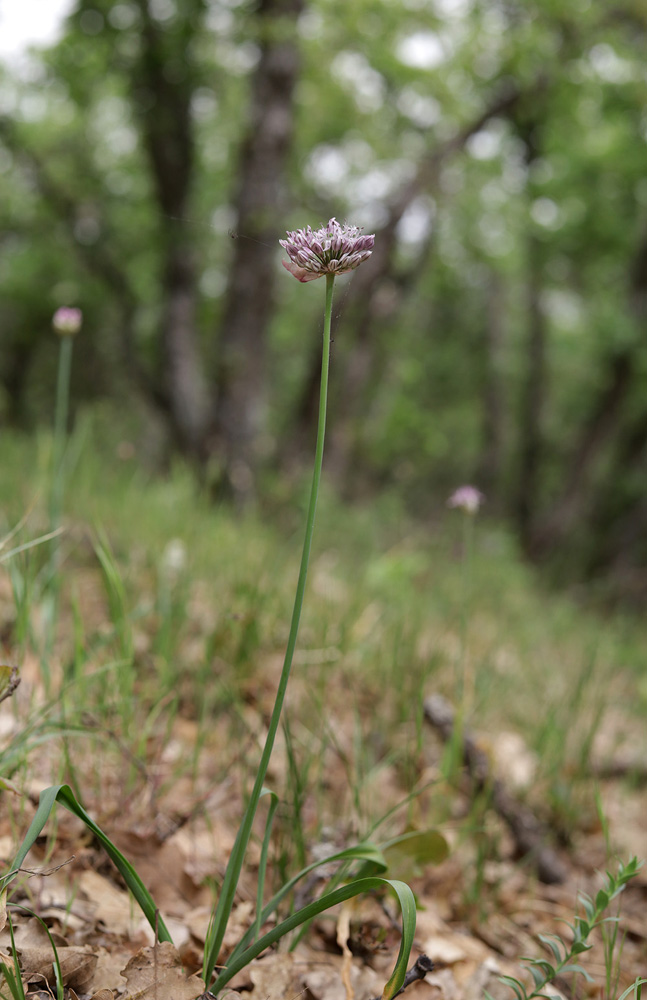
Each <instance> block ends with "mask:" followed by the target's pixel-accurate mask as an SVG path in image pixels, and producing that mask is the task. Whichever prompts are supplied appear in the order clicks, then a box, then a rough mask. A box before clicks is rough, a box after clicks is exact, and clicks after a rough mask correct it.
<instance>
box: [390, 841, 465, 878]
mask: <svg viewBox="0 0 647 1000" xmlns="http://www.w3.org/2000/svg"><path fill="white" fill-rule="evenodd" d="M381 847H382V853H383V854H384V858H385V860H386V863H387V865H388V870H389V873H391V874H393V875H395V876H397V877H398V878H409V877H411V876H412V875H413V874H414V872H415V869H416V868H417V867H418V866H419V865H428V864H434V865H437V864H440V863H441V862H442V861H444V860H445V859H446V858H447V856H448V855H449V844H448V843H447V841H446V840H445V838H444V837H443V835H442V833H440V832H439V831H438V830H412V831H410V832H408V833H403V834H402V835H401V836H399V837H395V838H394V839H393V840H389V841H388V842H387V843H386V844H382V845H381Z"/></svg>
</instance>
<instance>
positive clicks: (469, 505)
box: [447, 486, 485, 514]
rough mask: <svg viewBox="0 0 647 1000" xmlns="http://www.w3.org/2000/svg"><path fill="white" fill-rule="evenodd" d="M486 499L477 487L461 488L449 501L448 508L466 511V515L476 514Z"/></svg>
mask: <svg viewBox="0 0 647 1000" xmlns="http://www.w3.org/2000/svg"><path fill="white" fill-rule="evenodd" d="M484 500H485V497H484V496H483V494H482V493H481V491H480V490H477V488H476V486H460V487H459V488H458V489H457V490H456V491H455V492H454V493H452V495H451V496H450V498H449V500H448V501H447V506H448V507H456V508H457V509H458V510H464V511H465V513H466V514H476V512H477V511H478V509H479V507H480V506H481V504H482V503H483V501H484Z"/></svg>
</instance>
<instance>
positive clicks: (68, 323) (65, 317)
mask: <svg viewBox="0 0 647 1000" xmlns="http://www.w3.org/2000/svg"><path fill="white" fill-rule="evenodd" d="M82 322H83V313H82V312H81V310H80V309H73V308H71V307H70V306H61V308H60V309H57V310H56V312H55V313H54V315H53V317H52V326H53V327H54V330H55V331H56V333H58V334H59V335H60V336H61V337H73V336H74V334H76V333H78V332H79V330H80V329H81V323H82Z"/></svg>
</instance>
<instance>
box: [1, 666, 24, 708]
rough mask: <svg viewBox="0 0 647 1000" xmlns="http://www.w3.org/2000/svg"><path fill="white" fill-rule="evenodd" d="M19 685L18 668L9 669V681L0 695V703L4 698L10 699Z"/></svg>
mask: <svg viewBox="0 0 647 1000" xmlns="http://www.w3.org/2000/svg"><path fill="white" fill-rule="evenodd" d="M19 684H20V676H19V674H18V667H11V673H10V674H9V680H8V681H7V685H6V687H5V688H4V690H3V691H2V693H0V701H4V700H5V698H11V696H12V694H13V693H14V691H15V690H16V688H17V687H18V685H19Z"/></svg>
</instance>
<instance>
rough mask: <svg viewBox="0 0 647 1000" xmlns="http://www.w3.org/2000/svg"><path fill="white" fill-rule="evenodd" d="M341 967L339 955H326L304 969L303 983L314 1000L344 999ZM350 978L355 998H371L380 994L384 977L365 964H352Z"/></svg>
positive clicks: (370, 999) (369, 999)
mask: <svg viewBox="0 0 647 1000" xmlns="http://www.w3.org/2000/svg"><path fill="white" fill-rule="evenodd" d="M341 968H342V957H341V955H326V956H325V961H321V960H320V961H319V963H318V964H317V965H316V966H313V967H310V968H308V969H307V970H306V972H305V973H304V974H303V983H304V985H305V986H307V988H308V992H309V993H311V994H312V996H313V997H314V1000H345V996H346V991H345V989H344V986H343V983H342V978H341ZM350 980H351V985H352V988H353V991H354V993H355V1000H372V997H376V996H380V995H381V993H382V990H383V989H384V982H385V979H384V977H382V976H380V975H379V974H378V973H377V972H376V971H375V970H374V969H371V968H370V966H367V965H365V966H362V967H361V968H360V967H359V966H357V965H353V966H352V967H351V970H350Z"/></svg>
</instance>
